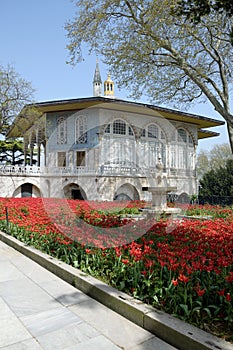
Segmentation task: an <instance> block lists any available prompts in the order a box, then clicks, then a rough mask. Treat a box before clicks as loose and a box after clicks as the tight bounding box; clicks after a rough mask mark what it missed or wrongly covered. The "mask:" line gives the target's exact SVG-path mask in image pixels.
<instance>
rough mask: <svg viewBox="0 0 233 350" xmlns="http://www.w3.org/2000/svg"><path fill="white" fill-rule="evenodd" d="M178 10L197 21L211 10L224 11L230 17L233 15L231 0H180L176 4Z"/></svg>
mask: <svg viewBox="0 0 233 350" xmlns="http://www.w3.org/2000/svg"><path fill="white" fill-rule="evenodd" d="M177 9H178V11H179V12H180V13H181V14H183V15H186V16H187V17H188V18H191V19H193V20H194V21H195V22H199V21H200V19H201V17H203V16H206V15H209V14H210V13H211V12H220V13H222V12H224V11H225V12H226V14H227V15H228V16H229V17H230V16H232V15H233V2H232V0H180V1H178V6H177Z"/></svg>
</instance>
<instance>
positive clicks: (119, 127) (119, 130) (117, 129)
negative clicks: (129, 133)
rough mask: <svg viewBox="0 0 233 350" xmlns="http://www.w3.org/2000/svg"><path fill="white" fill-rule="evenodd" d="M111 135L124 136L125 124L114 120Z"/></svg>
mask: <svg viewBox="0 0 233 350" xmlns="http://www.w3.org/2000/svg"><path fill="white" fill-rule="evenodd" d="M113 134H117V135H125V134H126V123H125V122H124V121H123V120H115V121H114V122H113Z"/></svg>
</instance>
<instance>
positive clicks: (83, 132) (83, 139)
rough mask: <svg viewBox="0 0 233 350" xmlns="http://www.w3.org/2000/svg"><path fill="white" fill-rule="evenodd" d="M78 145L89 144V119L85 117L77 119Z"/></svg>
mask: <svg viewBox="0 0 233 350" xmlns="http://www.w3.org/2000/svg"><path fill="white" fill-rule="evenodd" d="M76 143H87V118H86V117H84V116H80V117H78V118H77V119H76Z"/></svg>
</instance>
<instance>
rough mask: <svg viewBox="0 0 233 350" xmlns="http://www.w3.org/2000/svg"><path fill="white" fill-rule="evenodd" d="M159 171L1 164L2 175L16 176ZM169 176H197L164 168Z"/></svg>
mask: <svg viewBox="0 0 233 350" xmlns="http://www.w3.org/2000/svg"><path fill="white" fill-rule="evenodd" d="M156 173H158V170H157V169H156V168H154V167H153V168H152V167H151V168H140V167H137V166H133V165H129V166H126V165H102V166H100V167H98V168H93V167H88V166H80V167H45V166H42V167H38V166H35V165H32V166H30V165H26V166H22V165H3V164H0V175H11V176H12V175H15V176H20V175H22V176H43V175H50V176H69V175H70V176H85V175H86V176H88V175H90V176H140V177H148V176H149V177H150V176H152V175H153V174H156ZM163 173H164V174H166V175H167V176H171V177H172V176H195V171H194V170H191V169H174V168H173V169H163Z"/></svg>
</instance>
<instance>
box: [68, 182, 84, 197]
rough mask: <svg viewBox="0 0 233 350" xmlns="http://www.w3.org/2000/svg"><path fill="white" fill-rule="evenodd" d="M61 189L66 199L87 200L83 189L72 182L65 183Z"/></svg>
mask: <svg viewBox="0 0 233 350" xmlns="http://www.w3.org/2000/svg"><path fill="white" fill-rule="evenodd" d="M63 190H64V195H65V197H66V198H67V199H79V200H87V195H86V192H85V191H84V189H83V188H82V187H81V186H79V185H78V184H76V183H74V182H72V183H69V184H68V185H66V186H65V187H64V188H63Z"/></svg>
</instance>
